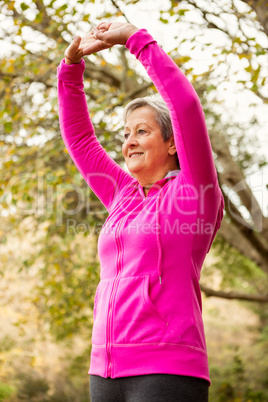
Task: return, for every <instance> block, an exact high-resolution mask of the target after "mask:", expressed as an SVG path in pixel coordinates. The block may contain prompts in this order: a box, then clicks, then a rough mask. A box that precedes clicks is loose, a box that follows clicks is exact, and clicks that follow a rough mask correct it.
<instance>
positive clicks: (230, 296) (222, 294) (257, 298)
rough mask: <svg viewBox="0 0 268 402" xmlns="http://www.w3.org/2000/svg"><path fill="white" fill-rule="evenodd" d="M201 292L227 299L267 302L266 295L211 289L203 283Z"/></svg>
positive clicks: (208, 295) (267, 296) (267, 297)
mask: <svg viewBox="0 0 268 402" xmlns="http://www.w3.org/2000/svg"><path fill="white" fill-rule="evenodd" d="M200 288H201V290H202V292H204V293H205V295H206V296H207V297H212V296H214V297H220V298H222V299H229V300H233V299H235V300H244V301H250V302H258V303H268V295H251V294H243V293H238V292H223V291H221V290H213V289H210V288H208V287H207V286H205V285H202V284H201V285H200Z"/></svg>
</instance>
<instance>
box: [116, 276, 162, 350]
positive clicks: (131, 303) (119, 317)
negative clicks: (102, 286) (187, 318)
mask: <svg viewBox="0 0 268 402" xmlns="http://www.w3.org/2000/svg"><path fill="white" fill-rule="evenodd" d="M148 291H149V276H142V277H127V278H120V281H119V283H118V288H117V293H116V298H115V304H114V312H113V335H114V339H113V341H114V342H115V343H137V342H138V343H139V342H159V341H160V340H161V339H162V337H163V334H164V332H165V328H166V327H167V325H168V322H167V321H166V319H165V318H164V317H163V316H162V315H161V314H160V312H159V311H158V310H157V309H156V307H155V306H154V304H153V303H152V301H151V299H150V296H149V292H148Z"/></svg>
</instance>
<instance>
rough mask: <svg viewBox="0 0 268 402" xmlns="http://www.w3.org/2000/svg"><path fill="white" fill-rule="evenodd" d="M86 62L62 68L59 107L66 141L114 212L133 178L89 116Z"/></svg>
mask: <svg viewBox="0 0 268 402" xmlns="http://www.w3.org/2000/svg"><path fill="white" fill-rule="evenodd" d="M84 70H85V62H84V60H82V61H81V63H79V64H72V65H67V64H65V62H64V60H62V61H61V64H60V66H59V67H58V104H59V120H60V129H61V134H62V138H63V140H64V143H65V145H66V148H67V150H68V152H69V154H70V156H71V158H72V160H73V161H74V163H75V165H76V166H77V168H78V170H79V172H80V173H81V174H82V176H83V177H84V179H85V181H86V182H87V183H88V185H89V186H90V187H91V189H92V190H93V191H94V193H95V194H96V195H97V197H98V198H99V199H100V200H101V202H102V203H103V204H104V206H105V207H106V208H107V209H108V211H109V209H110V207H111V204H112V202H113V200H114V197H115V195H116V194H117V192H118V190H120V189H121V188H122V187H124V186H125V185H128V184H130V182H131V181H133V178H132V177H131V176H130V175H129V174H128V173H127V172H125V171H124V170H123V169H122V168H121V167H120V166H119V165H118V164H116V163H115V162H114V161H113V159H112V158H110V156H109V155H108V154H107V152H106V151H105V150H104V149H103V147H102V146H101V145H100V143H99V141H98V140H97V138H96V136H95V134H94V128H93V125H92V122H91V120H90V117H89V112H88V107H87V102H86V96H85V92H84V86H83V73H84Z"/></svg>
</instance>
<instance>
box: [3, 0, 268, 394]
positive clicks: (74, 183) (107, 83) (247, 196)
mask: <svg viewBox="0 0 268 402" xmlns="http://www.w3.org/2000/svg"><path fill="white" fill-rule="evenodd" d="M103 20H105V21H110V20H112V21H115V20H120V21H129V22H131V23H133V24H134V25H136V26H138V27H139V28H146V29H147V30H148V31H149V32H150V33H151V34H152V35H153V36H154V37H155V39H156V40H157V41H158V43H159V44H160V45H161V46H162V47H163V48H164V50H165V51H166V52H168V53H169V54H170V56H171V57H172V58H173V59H174V61H175V62H176V63H177V65H178V66H179V67H180V68H181V69H182V71H183V72H184V73H185V74H186V75H187V77H188V78H189V80H190V81H191V82H192V84H193V85H194V87H195V89H196V91H197V92H198V94H199V97H200V99H201V102H202V105H203V108H204V111H205V115H206V121H207V125H208V129H209V133H210V138H211V144H212V148H213V152H214V156H215V164H216V167H217V171H218V176H219V182H220V185H221V189H222V191H223V194H224V198H225V216H224V220H223V223H222V226H221V229H220V231H219V233H218V235H217V237H216V240H215V242H214V245H213V248H212V250H211V252H210V254H209V255H208V257H207V259H206V261H205V264H204V269H203V272H202V277H201V288H202V295H203V313H204V314H203V315H204V322H205V330H206V336H207V346H208V353H209V360H210V370H211V379H212V386H211V389H210V401H211V402H225V401H233V402H242V401H246V402H251V401H254V402H255V401H258V402H260V401H263V402H264V401H268V219H267V182H268V169H267V159H268V136H267V131H268V130H267V128H268V83H267V71H268V58H267V48H268V39H267V36H268V2H267V0H248V1H242V0H212V1H203V0H191V1H175V0H173V1H171V0H160V1H152V0H127V1H121V0H106V1H102V0H95V1H94V0H91V1H89V0H88V1H84V0H71V1H68V2H66V1H62V0H38V1H31V0H25V1H21V0H15V1H3V0H0V225H1V226H0V239H1V244H0V275H1V277H0V300H1V302H0V401H9V402H17V401H35V402H43V401H45V402H52V401H55V402H63V401H64V402H68V401H70V402H84V401H88V400H89V392H88V386H89V378H88V374H87V371H88V367H89V361H90V346H91V345H90V338H91V327H92V321H93V318H92V309H93V302H94V294H95V289H96V286H97V283H98V280H99V262H98V256H97V236H98V233H99V231H100V228H101V226H102V224H103V222H104V220H105V219H106V217H107V213H106V211H105V209H104V207H103V206H102V204H101V203H100V202H99V200H98V199H97V198H96V197H95V196H94V194H93V193H92V192H91V190H90V189H89V188H87V186H86V184H85V183H84V181H83V179H82V177H81V175H80V174H79V173H78V171H77V169H76V167H75V166H74V164H73V162H72V161H71V159H70V157H69V156H68V154H67V151H66V149H65V147H64V144H63V141H62V139H61V136H60V129H59V122H58V110H57V86H56V85H57V80H56V73H57V66H58V64H59V63H60V60H61V59H62V58H63V55H64V50H65V49H66V47H67V46H68V45H69V43H70V41H71V40H72V38H73V37H74V36H75V35H77V34H80V35H83V34H85V33H87V32H89V30H90V29H91V28H92V27H93V26H95V25H96V24H98V23H99V22H100V21H103ZM85 62H86V70H85V91H86V94H87V100H88V107H89V110H90V114H91V117H92V120H93V122H94V126H95V129H96V135H97V137H98V139H99V141H100V142H101V143H102V144H103V146H104V147H105V148H106V150H107V151H108V152H109V153H110V154H111V156H112V157H113V158H114V159H115V160H116V161H117V162H118V163H120V164H122V166H124V164H123V158H122V154H121V143H122V134H121V132H122V128H123V124H122V108H123V106H124V105H125V104H126V103H127V102H129V101H130V100H131V99H133V98H135V97H138V96H146V95H148V94H152V93H154V92H155V88H154V86H153V85H152V83H151V82H150V80H149V79H148V77H147V75H146V73H145V71H144V69H143V67H142V66H140V65H139V64H138V62H137V61H136V60H135V59H134V57H133V56H131V55H130V54H129V53H128V51H126V50H125V49H124V48H123V47H120V46H116V47H114V48H112V49H110V50H105V51H103V52H101V53H99V54H94V55H91V56H90V57H88V58H85Z"/></svg>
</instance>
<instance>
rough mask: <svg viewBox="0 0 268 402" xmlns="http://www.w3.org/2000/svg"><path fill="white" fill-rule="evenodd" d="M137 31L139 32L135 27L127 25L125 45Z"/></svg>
mask: <svg viewBox="0 0 268 402" xmlns="http://www.w3.org/2000/svg"><path fill="white" fill-rule="evenodd" d="M137 31H139V28H137V27H136V26H135V25H132V24H130V25H129V29H128V33H127V36H126V43H127V41H128V40H129V38H130V37H131V36H132V35H133V34H134V33H135V32H137Z"/></svg>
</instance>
